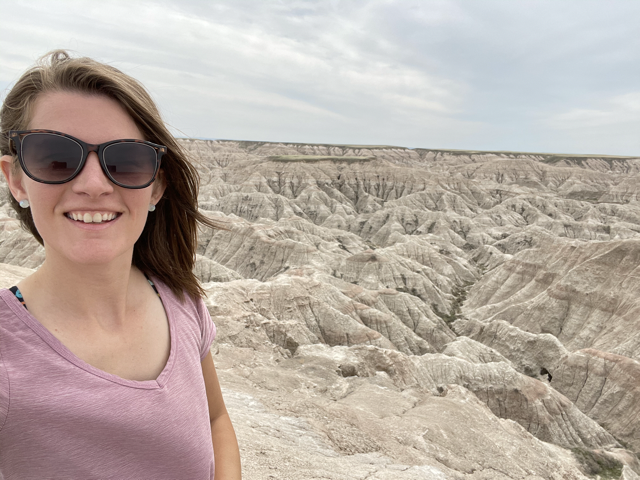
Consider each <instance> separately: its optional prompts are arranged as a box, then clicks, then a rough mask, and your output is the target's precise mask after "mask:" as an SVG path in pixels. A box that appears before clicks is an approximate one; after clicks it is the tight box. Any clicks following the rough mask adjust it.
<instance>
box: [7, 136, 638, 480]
mask: <svg viewBox="0 0 640 480" xmlns="http://www.w3.org/2000/svg"><path fill="white" fill-rule="evenodd" d="M180 144H181V146H182V147H183V148H184V149H185V151H186V152H187V153H188V154H189V156H190V158H191V159H192V160H193V162H194V164H195V165H196V167H197V169H198V171H199V174H200V176H201V186H200V197H199V206H200V210H201V211H202V212H203V213H204V214H205V215H207V216H208V217H209V218H211V219H212V220H214V221H215V222H216V223H217V224H218V225H219V226H220V228H218V229H202V230H201V232H200V236H199V243H198V255H197V258H196V267H195V273H196V275H197V276H198V278H199V279H200V280H201V282H202V284H203V287H204V288H205V291H206V293H207V300H206V303H207V307H208V309H209V312H210V314H211V316H212V318H213V320H214V321H215V323H216V325H217V328H218V336H217V338H216V341H215V343H214V345H213V346H212V351H213V353H214V361H215V363H216V367H217V369H218V375H219V377H220V382H221V385H222V387H223V393H224V396H225V401H226V403H227V408H228V410H229V412H230V415H231V418H232V421H233V422H234V426H235V428H236V431H237V434H238V438H239V442H240V447H241V454H242V458H243V471H244V475H243V478H246V479H248V480H254V479H255V480H257V479H268V478H273V479H283V480H287V479H295V480H303V479H319V478H323V479H335V480H343V479H345V480H346V479H362V480H364V479H369V480H391V479H394V480H417V479H455V480H472V479H473V480H480V479H499V480H502V479H504V480H506V479H527V480H538V479H545V480H546V479H549V480H551V479H552V480H561V479H563V480H564V479H576V480H577V479H588V478H602V479H624V480H633V479H638V478H640V461H639V460H638V456H637V454H638V453H639V452H640V415H639V413H640V348H638V347H639V346H640V300H639V298H640V297H639V295H638V294H640V268H639V264H640V199H639V198H638V195H639V193H640V158H638V157H613V156H602V155H600V156H598V155H594V156H589V155H561V154H536V153H520V152H479V151H478V152H474V151H456V150H431V149H409V148H403V147H394V146H360V145H308V144H293V143H290V144H288V143H269V142H249V141H228V140H195V139H181V140H180ZM4 189H5V190H6V187H4ZM43 259H44V251H43V249H42V247H41V246H40V245H39V244H38V243H37V242H36V241H35V240H34V239H33V238H32V237H31V236H30V235H29V234H28V233H26V232H25V231H23V230H22V229H21V228H20V226H19V224H18V221H17V220H16V219H15V215H14V213H13V212H12V211H11V209H10V206H9V204H8V202H7V200H6V192H5V193H4V195H3V197H2V204H1V205H0V272H1V275H0V282H1V283H2V285H1V286H2V287H8V286H11V285H13V284H15V283H17V282H18V281H19V280H20V279H21V278H23V277H24V276H26V275H28V274H29V273H30V272H32V271H33V270H34V269H36V268H37V267H38V265H40V264H41V263H42V261H43Z"/></svg>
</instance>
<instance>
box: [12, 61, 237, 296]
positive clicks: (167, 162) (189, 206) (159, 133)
mask: <svg viewBox="0 0 640 480" xmlns="http://www.w3.org/2000/svg"><path fill="white" fill-rule="evenodd" d="M55 91H70V92H81V93H88V94H97V95H104V96H107V97H109V98H111V99H113V100H115V101H117V102H118V103H119V104H120V105H121V106H122V107H123V108H124V109H125V110H126V112H127V113H128V114H129V115H130V116H131V118H132V119H133V120H134V122H135V123H136V125H137V126H138V128H139V129H140V131H141V132H142V134H143V135H144V137H145V139H146V140H148V141H151V142H154V143H159V144H161V145H165V146H166V147H167V148H168V152H167V153H166V154H165V155H164V156H163V157H162V166H161V170H162V172H163V173H164V180H165V183H166V189H165V192H164V195H163V197H162V199H161V200H160V201H159V202H158V204H157V205H156V210H155V212H154V213H152V214H149V216H148V218H147V223H146V225H145V227H144V230H143V231H142V234H141V235H140V238H139V239H138V241H137V242H136V244H135V246H134V250H133V265H135V266H136V267H138V268H139V269H140V270H141V271H142V272H144V273H146V274H148V275H153V276H155V277H157V278H158V279H160V280H161V281H162V282H164V283H165V284H167V285H168V286H169V287H170V288H171V290H172V291H173V292H174V293H175V294H176V295H177V296H178V297H179V298H183V292H186V293H187V294H189V295H190V296H192V297H194V298H197V297H202V296H204V291H203V290H202V287H201V286H200V284H199V282H198V279H197V278H196V277H195V275H194V274H193V271H192V269H193V265H194V262H195V254H196V247H197V233H198V232H197V228H198V223H200V224H202V225H205V226H208V227H212V228H222V229H225V230H226V228H224V226H222V225H220V224H218V223H216V222H214V221H213V220H211V219H209V218H207V217H205V216H204V215H202V214H201V213H200V212H199V211H198V185H199V181H200V178H199V175H198V172H197V171H196V169H195V168H194V167H193V165H191V163H190V162H189V161H188V159H187V156H186V154H185V152H184V151H183V150H182V148H181V147H180V145H179V144H178V143H177V141H176V139H175V138H174V137H173V135H171V133H169V130H168V129H167V127H166V126H165V124H164V122H163V121H162V118H161V117H160V113H159V112H158V109H157V107H156V105H155V103H154V102H153V100H152V99H151V96H150V95H149V93H148V92H147V91H146V90H145V88H144V87H143V86H142V84H140V82H138V81H137V80H135V79H133V78H132V77H130V76H129V75H126V74H125V73H123V72H121V71H120V70H118V69H116V68H114V67H112V66H110V65H106V64H104V63H100V62H97V61H95V60H92V59H90V58H87V57H81V58H73V57H71V56H70V55H69V54H68V53H67V52H66V51H64V50H56V51H53V52H50V53H48V54H47V55H45V56H44V57H42V58H41V59H40V60H39V61H38V63H37V64H36V65H35V66H33V67H32V68H31V69H29V70H28V71H27V72H25V73H24V74H23V75H22V77H20V79H19V80H18V81H17V83H16V84H15V85H14V86H13V88H12V89H11V91H10V92H9V93H8V95H7V96H6V98H5V100H4V103H3V105H2V109H1V110H0V132H1V134H0V153H2V154H3V155H6V154H10V155H13V156H14V159H16V152H15V146H13V145H12V144H11V142H10V141H9V136H8V133H9V130H25V129H27V128H28V125H29V122H30V120H31V109H32V107H33V104H34V102H35V100H36V98H37V97H38V95H40V94H42V93H45V92H55ZM12 147H13V148H12ZM14 167H15V168H19V167H18V162H17V160H15V161H14ZM9 197H10V199H9V200H10V202H11V206H12V207H13V208H14V210H15V211H16V212H17V214H18V219H19V220H20V222H21V223H22V226H23V228H25V229H26V230H27V231H29V232H31V233H32V234H33V236H34V237H35V238H36V240H38V242H40V243H41V244H43V240H42V237H41V236H40V234H39V233H38V230H37V229H36V226H35V224H34V222H33V217H32V216H31V210H30V209H29V208H20V206H19V205H18V202H17V200H16V199H15V198H13V196H12V195H11V194H9Z"/></svg>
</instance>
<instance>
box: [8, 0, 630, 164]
mask: <svg viewBox="0 0 640 480" xmlns="http://www.w3.org/2000/svg"><path fill="white" fill-rule="evenodd" d="M638 15H640V3H637V2H625V1H619V0H611V1H610V2H607V5H606V7H605V6H603V5H602V2H597V1H592V0H579V1H576V0H564V1H563V2H557V1H551V0H536V1H529V0H521V1H518V2H504V1H502V0H483V1H482V2H468V1H459V0H434V1H429V2H424V1H420V0H366V1H358V2H354V1H351V0H289V1H283V2H256V1H254V0H224V1H222V0H191V1H189V2H180V3H179V2H178V1H177V0H157V1H153V2H149V1H140V2H132V1H125V0H104V1H102V2H82V1H77V0H73V1H71V0H66V1H64V0H61V1H58V2H48V1H44V0H32V1H30V2H24V3H20V4H19V5H18V4H12V3H9V4H7V5H3V28H2V31H1V32H0V86H2V85H7V84H9V83H11V82H13V81H15V80H16V79H17V77H18V75H19V74H20V73H21V72H22V71H24V70H25V69H26V68H27V67H28V66H30V65H31V64H32V63H33V61H34V60H35V59H36V58H37V57H38V56H39V55H42V54H43V53H45V52H46V51H48V50H51V49H53V48H60V47H64V48H71V49H74V50H77V51H78V52H79V53H81V54H84V55H88V56H91V57H94V58H97V59H99V60H102V61H106V62H108V63H111V64H113V65H114V66H116V67H118V68H121V69H123V70H125V71H126V72H127V73H130V74H132V75H133V76H134V77H136V78H138V79H140V80H141V81H142V82H143V83H144V84H145V85H146V86H147V87H148V88H149V89H150V90H151V92H152V94H153V95H154V98H156V100H157V101H158V103H159V105H160V107H161V110H162V111H163V112H164V113H165V115H166V117H167V120H168V121H169V123H170V124H172V125H175V126H176V127H177V128H180V130H182V131H185V132H186V133H187V134H189V135H194V136H199V137H217V138H220V137H223V138H243V139H251V138H258V139H264V140H269V139H274V140H287V139H289V140H296V141H307V142H318V143H330V142H337V143H345V142H346V143H354V142H355V143H388V144H399V145H405V146H422V147H429V146H434V147H449V148H470V149H475V148H488V149H509V150H537V151H552V150H556V151H559V150H562V151H575V152H579V151H581V150H582V149H583V148H586V147H585V145H587V144H588V145H593V138H594V137H593V135H591V137H589V138H581V137H580V135H579V134H576V135H566V132H567V131H568V129H571V128H573V127H570V125H574V126H575V128H574V130H575V131H576V132H578V131H579V128H578V127H579V126H580V125H583V126H584V125H590V126H589V127H588V128H593V129H596V130H597V129H598V128H601V129H602V132H605V131H606V132H608V133H611V132H610V131H609V128H615V125H619V123H616V122H619V121H622V122H626V123H624V125H627V124H634V122H636V123H635V125H636V126H637V116H635V113H633V111H631V110H632V107H630V105H633V104H634V103H633V102H634V98H635V97H633V98H631V97H625V95H634V94H633V93H629V92H635V91H636V89H637V85H636V82H635V79H636V78H638V76H640V70H639V69H640V39H639V38H640V37H638V36H637V35H635V29H636V25H635V22H634V21H633V19H634V18H637V17H638ZM25 19H26V21H25ZM597 98H602V99H609V100H606V101H602V102H596V101H594V99H597ZM625 105H626V106H625ZM629 109H631V110H629ZM540 119H545V120H544V121H541V120H540ZM581 122H582V123H581ZM585 128H586V127H585ZM630 131H632V129H631V128H629V129H626V127H625V129H622V130H621V132H624V137H620V135H616V138H617V139H618V140H619V142H618V143H617V144H616V145H617V146H618V148H629V149H632V148H635V147H634V145H636V143H634V142H635V141H634V139H633V138H631V137H629V132H630ZM560 132H564V133H562V134H560ZM556 133H558V134H557V135H556ZM596 133H598V132H596ZM603 134H604V133H603ZM596 136H597V137H602V135H600V134H598V135H596ZM570 137H571V138H570ZM602 145H603V148H604V145H605V143H603V144H602ZM606 145H610V143H606ZM589 148H591V147H589ZM607 148H609V147H607ZM629 151H631V150H629Z"/></svg>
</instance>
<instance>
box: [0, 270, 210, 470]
mask: <svg viewBox="0 0 640 480" xmlns="http://www.w3.org/2000/svg"><path fill="white" fill-rule="evenodd" d="M154 283H155V284H156V287H157V289H158V292H159V293H160V297H161V298H162V302H163V304H164V308H165V311H166V313H167V318H168V319H169V331H170V334H171V352H170V354H169V360H168V361H167V364H166V366H165V367H164V370H162V373H160V375H159V376H158V378H157V379H156V380H147V381H134V380H125V379H123V378H120V377H118V376H115V375H112V374H110V373H106V372H104V371H102V370H99V369H97V368H95V367H93V366H91V365H89V364H87V363H85V362H84V361H82V360H80V359H79V358H78V357H76V356H75V355H74V354H73V353H71V351H69V350H68V349H67V348H66V347H65V346H64V345H63V344H62V343H61V342H60V341H59V340H58V339H57V338H55V337H54V336H53V335H52V334H51V333H50V332H49V331H48V330H47V329H46V328H44V327H43V326H42V325H41V324H40V323H39V322H38V321H37V320H36V319H35V318H33V317H32V316H31V315H30V314H29V312H28V310H27V309H26V308H25V307H24V306H23V305H22V304H21V303H20V302H19V301H18V299H17V298H16V297H15V296H14V295H13V293H12V292H10V291H9V290H1V291H0V479H5V480H13V479H20V480H30V479H44V478H46V479H83V480H88V479H101V480H102V479H118V480H123V479H127V480H128V479H149V480H161V479H167V480H178V479H189V480H196V479H207V480H210V479H213V477H214V460H213V448H212V445H211V426H210V423H209V410H208V406H207V397H206V392H205V386H204V379H203V376H202V368H201V365H200V362H201V360H202V359H203V358H204V357H205V356H206V354H207V353H208V351H209V347H210V346H211V343H212V342H213V339H214V337H215V333H216V329H215V325H214V324H213V321H212V320H211V317H210V316H209V313H208V311H207V309H206V307H205V305H204V303H203V302H202V300H198V301H192V300H191V299H189V297H188V296H187V297H186V299H185V301H184V302H183V303H181V302H180V301H179V300H178V299H177V298H176V297H175V296H174V295H173V294H172V293H171V290H169V288H168V287H167V286H165V285H164V284H162V283H160V282H158V281H155V279H154ZM27 301H28V299H27ZM28 306H29V304H28V302H27V307H28Z"/></svg>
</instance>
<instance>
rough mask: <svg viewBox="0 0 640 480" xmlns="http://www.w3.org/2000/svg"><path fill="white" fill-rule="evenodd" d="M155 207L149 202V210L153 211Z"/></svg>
mask: <svg viewBox="0 0 640 480" xmlns="http://www.w3.org/2000/svg"><path fill="white" fill-rule="evenodd" d="M155 209H156V206H155V205H154V204H153V203H150V204H149V211H150V212H153V211H154V210H155Z"/></svg>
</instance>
